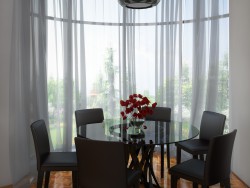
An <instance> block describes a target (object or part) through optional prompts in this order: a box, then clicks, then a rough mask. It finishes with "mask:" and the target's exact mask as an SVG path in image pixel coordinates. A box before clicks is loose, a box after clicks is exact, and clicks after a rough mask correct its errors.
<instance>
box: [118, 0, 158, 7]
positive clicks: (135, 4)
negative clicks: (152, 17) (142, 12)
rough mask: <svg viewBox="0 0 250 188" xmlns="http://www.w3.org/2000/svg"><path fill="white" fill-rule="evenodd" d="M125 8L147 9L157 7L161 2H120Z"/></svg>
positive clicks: (132, 0)
mask: <svg viewBox="0 0 250 188" xmlns="http://www.w3.org/2000/svg"><path fill="white" fill-rule="evenodd" d="M118 1H119V3H120V4H121V5H122V6H123V7H127V8H132V9H145V8H151V7H153V6H156V5H157V4H158V3H159V2H160V0H118Z"/></svg>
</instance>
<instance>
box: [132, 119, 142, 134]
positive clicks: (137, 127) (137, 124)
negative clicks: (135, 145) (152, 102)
mask: <svg viewBox="0 0 250 188" xmlns="http://www.w3.org/2000/svg"><path fill="white" fill-rule="evenodd" d="M144 122H145V120H144V119H130V121H129V124H130V132H132V133H133V134H140V133H141V127H142V125H143V123H144Z"/></svg>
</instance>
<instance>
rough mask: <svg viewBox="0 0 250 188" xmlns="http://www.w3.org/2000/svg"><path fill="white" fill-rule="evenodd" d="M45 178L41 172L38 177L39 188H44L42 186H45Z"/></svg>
mask: <svg viewBox="0 0 250 188" xmlns="http://www.w3.org/2000/svg"><path fill="white" fill-rule="evenodd" d="M43 176H44V172H43V171H41V170H39V171H38V175H37V184H36V187H37V188H42V186H43Z"/></svg>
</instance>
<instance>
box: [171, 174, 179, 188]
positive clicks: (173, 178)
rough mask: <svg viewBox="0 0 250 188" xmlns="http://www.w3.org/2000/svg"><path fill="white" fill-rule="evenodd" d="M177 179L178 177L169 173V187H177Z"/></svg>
mask: <svg viewBox="0 0 250 188" xmlns="http://www.w3.org/2000/svg"><path fill="white" fill-rule="evenodd" d="M177 180H178V178H177V177H176V176H174V175H171V185H170V187H171V188H177Z"/></svg>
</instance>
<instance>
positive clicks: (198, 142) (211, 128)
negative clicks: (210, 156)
mask: <svg viewBox="0 0 250 188" xmlns="http://www.w3.org/2000/svg"><path fill="white" fill-rule="evenodd" d="M225 121H226V116H225V115H223V114H219V113H216V112H211V111H204V112H203V114H202V119H201V124H200V136H199V139H191V140H187V141H183V142H177V143H176V144H175V145H176V148H177V157H176V158H177V164H179V163H180V162H181V150H184V151H186V152H188V153H190V154H192V155H193V158H198V156H200V159H202V160H204V154H207V152H208V146H209V142H210V140H211V139H212V138H213V137H215V136H218V135H222V134H223V131H224V127H225Z"/></svg>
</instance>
